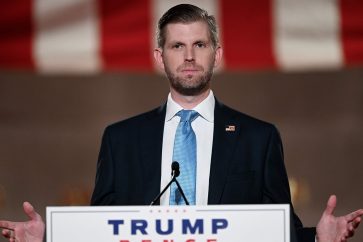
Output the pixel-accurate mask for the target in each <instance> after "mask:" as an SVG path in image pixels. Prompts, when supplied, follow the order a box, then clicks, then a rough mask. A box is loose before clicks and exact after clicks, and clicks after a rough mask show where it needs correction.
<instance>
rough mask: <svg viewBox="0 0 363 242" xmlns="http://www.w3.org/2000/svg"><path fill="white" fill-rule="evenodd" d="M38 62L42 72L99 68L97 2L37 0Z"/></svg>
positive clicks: (35, 50)
mask: <svg viewBox="0 0 363 242" xmlns="http://www.w3.org/2000/svg"><path fill="white" fill-rule="evenodd" d="M34 18H35V41H34V56H35V63H36V65H37V68H38V70H39V71H40V72H63V71H65V72H78V73H80V72H94V71H98V70H99V69H100V65H101V64H100V59H99V54H98V50H99V26H98V17H97V4H96V0H62V1H56V0H54V1H50V0H35V1H34Z"/></svg>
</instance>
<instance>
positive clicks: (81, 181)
mask: <svg viewBox="0 0 363 242" xmlns="http://www.w3.org/2000/svg"><path fill="white" fill-rule="evenodd" d="M182 2H191V3H194V4H196V5H198V6H200V7H202V8H205V9H207V10H208V11H209V12H210V13H211V14H213V15H215V17H216V19H217V21H218V22H219V25H220V38H221V42H222V45H223V47H224V61H223V66H222V67H221V68H220V69H219V70H217V73H216V75H215V76H214V78H213V81H212V83H213V84H212V87H213V91H214V93H215V95H216V96H217V98H218V99H219V100H220V101H222V102H223V103H225V104H226V105H229V106H231V107H233V108H235V109H237V110H239V111H241V112H245V113H247V114H249V115H252V116H255V117H257V118H259V119H263V120H266V121H268V122H271V123H274V124H275V125H276V126H277V127H278V129H279V130H280V133H281V136H282V139H283V142H284V152H285V163H286V166H287V170H288V174H289V178H290V185H291V188H292V195H293V200H294V205H295V207H296V210H297V213H298V214H299V215H300V217H301V219H302V220H303V222H304V224H305V225H306V226H315V225H316V223H317V221H318V220H319V218H320V216H321V213H322V211H323V210H324V208H325V204H326V201H327V199H328V197H329V195H330V194H336V195H337V197H338V207H337V209H336V214H337V215H343V214H346V213H348V212H350V211H352V210H355V209H358V208H362V207H363V193H362V192H363V180H362V178H361V177H362V175H361V174H362V171H363V154H362V147H363V128H362V124H363V20H362V18H361V16H360V15H361V13H363V3H361V2H360V1H359V0H341V1H338V0H329V1H326V0H314V1H313V0H304V1H298V0H273V1H272V0H269V1H267V0H260V1H254V2H251V1H246V0H242V1H221V0H220V1H217V0H214V1H209V0H208V1H207V0H205V1H162V0H158V1H157V0H154V1H151V0H148V1H141V0H134V1H132V2H129V1H120V0H106V1H101V0H98V1H97V0H72V1H71V0H62V1H58V2H55V1H46V0H26V1H25V0H22V1H6V2H2V8H1V9H0V218H1V219H12V220H25V219H26V218H25V216H24V214H23V211H22V202H23V201H30V202H31V203H33V205H34V206H35V207H36V208H37V210H38V211H39V212H40V213H41V214H42V215H43V216H44V215H45V208H46V206H58V205H61V206H64V205H88V204H89V200H90V195H91V192H92V189H93V184H94V177H95V171H96V162H97V156H98V151H99V146H100V141H101V136H102V133H103V130H104V128H105V127H106V126H107V125H108V124H111V123H113V122H116V121H119V120H122V119H125V118H127V117H130V116H133V115H136V114H138V113H141V112H144V111H148V110H150V109H152V108H154V107H156V106H159V105H160V104H162V103H163V102H165V101H166V97H167V94H168V91H169V90H168V81H167V80H166V78H165V77H164V76H163V75H162V74H160V73H159V72H158V71H157V70H156V69H155V66H154V64H153V60H152V49H153V48H154V46H155V44H154V42H155V40H154V32H155V23H156V22H157V20H158V18H159V17H160V16H161V15H162V13H163V12H165V11H166V10H167V9H168V8H169V7H171V6H173V5H175V4H178V3H182ZM0 241H5V240H4V239H2V238H1V239H0ZM350 241H353V242H354V241H355V242H358V241H363V230H362V228H360V229H359V230H358V232H357V234H356V236H355V237H354V238H353V239H351V240H350Z"/></svg>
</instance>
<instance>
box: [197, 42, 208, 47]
mask: <svg viewBox="0 0 363 242" xmlns="http://www.w3.org/2000/svg"><path fill="white" fill-rule="evenodd" d="M195 46H196V47H198V48H205V47H206V46H207V45H206V44H205V43H203V42H198V43H196V44H195Z"/></svg>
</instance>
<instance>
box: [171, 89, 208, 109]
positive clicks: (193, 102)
mask: <svg viewBox="0 0 363 242" xmlns="http://www.w3.org/2000/svg"><path fill="white" fill-rule="evenodd" d="M209 92H210V89H209V88H208V89H207V90H205V91H203V92H202V93H200V94H198V95H195V96H184V95H181V94H180V93H178V92H176V91H175V90H173V89H171V90H170V95H171V97H172V99H173V100H174V101H175V102H176V103H177V104H179V105H180V106H182V107H183V109H187V110H189V109H193V108H194V107H196V106H197V105H198V104H199V103H201V102H203V100H204V99H206V98H207V97H208V95H209Z"/></svg>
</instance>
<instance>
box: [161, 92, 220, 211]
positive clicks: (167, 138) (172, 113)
mask: <svg viewBox="0 0 363 242" xmlns="http://www.w3.org/2000/svg"><path fill="white" fill-rule="evenodd" d="M214 106H215V99H214V95H213V92H212V91H210V92H209V95H208V97H207V98H206V99H204V100H203V101H202V102H201V103H200V104H198V105H197V106H196V107H195V108H193V110H195V111H197V112H198V113H199V116H198V117H197V118H196V119H195V120H194V121H193V122H192V128H193V130H194V133H195V136H196V141H197V171H196V175H197V177H196V205H207V204H208V188H209V171H210V163H211V157H212V145H213V130H214V129H213V128H214ZM182 109H183V108H182V107H181V106H180V105H179V104H177V103H176V102H175V101H174V100H173V99H172V98H171V95H170V93H169V95H168V101H167V105H166V115H165V124H164V136H163V150H162V157H161V184H160V191H161V190H162V189H164V187H165V186H166V185H167V184H168V182H169V181H170V179H171V163H172V162H173V160H172V159H173V147H174V138H175V132H176V129H177V127H178V124H179V120H180V117H179V116H177V115H176V113H177V112H179V111H180V110H182ZM169 197H170V189H168V190H167V191H166V192H165V193H164V195H163V196H162V197H161V198H160V205H169Z"/></svg>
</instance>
